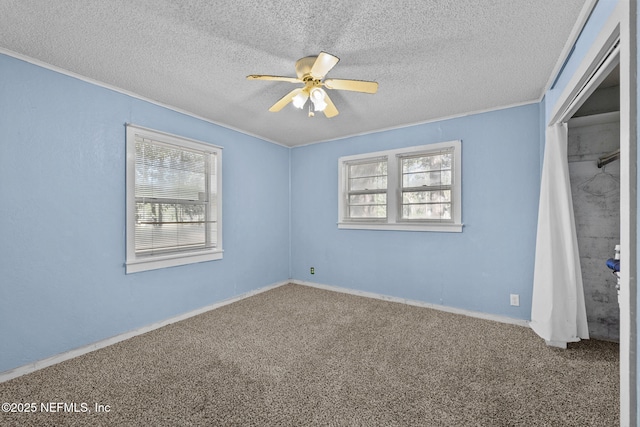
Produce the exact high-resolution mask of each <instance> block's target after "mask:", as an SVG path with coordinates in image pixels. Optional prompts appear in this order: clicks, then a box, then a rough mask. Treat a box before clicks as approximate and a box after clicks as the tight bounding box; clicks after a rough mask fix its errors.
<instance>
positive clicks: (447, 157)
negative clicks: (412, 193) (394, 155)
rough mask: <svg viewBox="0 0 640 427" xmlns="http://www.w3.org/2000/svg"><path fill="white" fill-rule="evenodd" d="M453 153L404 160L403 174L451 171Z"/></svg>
mask: <svg viewBox="0 0 640 427" xmlns="http://www.w3.org/2000/svg"><path fill="white" fill-rule="evenodd" d="M452 159H453V153H443V154H431V155H425V156H419V157H407V158H403V159H402V173H414V172H426V171H437V170H447V169H451V163H452Z"/></svg>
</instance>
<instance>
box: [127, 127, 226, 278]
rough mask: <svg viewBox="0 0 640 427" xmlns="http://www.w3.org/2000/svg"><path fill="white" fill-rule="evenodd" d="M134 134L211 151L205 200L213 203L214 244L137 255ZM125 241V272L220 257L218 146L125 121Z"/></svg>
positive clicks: (182, 146) (219, 149)
mask: <svg viewBox="0 0 640 427" xmlns="http://www.w3.org/2000/svg"><path fill="white" fill-rule="evenodd" d="M136 136H139V137H143V138H147V139H150V140H153V141H155V142H158V143H159V145H160V144H162V145H171V146H176V147H178V148H185V149H188V150H194V151H199V152H206V153H211V154H215V155H213V156H211V158H213V159H215V162H216V163H215V167H214V168H213V170H215V174H216V179H215V182H216V189H215V193H213V192H212V193H213V195H214V196H215V198H213V196H212V198H211V199H210V201H209V203H211V204H215V206H216V210H215V212H216V217H215V222H214V223H212V225H211V226H212V227H216V236H217V239H216V246H215V247H213V248H206V249H201V248H200V249H192V250H185V251H180V252H173V253H165V254H155V255H138V254H136V250H135V221H136V219H135V218H136V214H135V209H136V195H135V175H136V172H135V167H136V142H135V139H136ZM126 148H127V165H126V197H127V200H126V211H127V214H126V217H127V219H126V221H127V223H126V242H127V249H126V250H127V254H126V256H127V259H126V263H125V266H126V273H127V274H129V273H137V272H141V271H147V270H155V269H159V268H166V267H174V266H178V265H185V264H192V263H196V262H204V261H213V260H218V259H222V253H223V250H222V147H218V146H216V145H213V144H208V143H205V142H201V141H196V140H193V139H188V138H184V137H181V136H177V135H172V134H169V133H165V132H160V131H156V130H153V129H147V128H144V127H140V126H136V125H132V124H127V125H126Z"/></svg>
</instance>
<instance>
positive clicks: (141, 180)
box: [126, 125, 222, 273]
mask: <svg viewBox="0 0 640 427" xmlns="http://www.w3.org/2000/svg"><path fill="white" fill-rule="evenodd" d="M221 158H222V149H221V148H219V147H216V146H213V145H210V144H205V143H203V142H198V141H194V140H190V139H186V138H181V137H178V136H175V135H169V134H165V133H161V132H157V131H153V130H150V129H145V128H141V127H137V126H133V125H127V262H126V267H127V273H135V272H138V271H145V270H151V269H156V268H163V267H171V266H176V265H183V264H189V263H194V262H202V261H210V260H215V259H221V258H222V233H221V230H222V224H221V214H220V213H221V203H220V201H221V189H222V182H221V173H220V171H221V168H220V166H221V161H222V159H221Z"/></svg>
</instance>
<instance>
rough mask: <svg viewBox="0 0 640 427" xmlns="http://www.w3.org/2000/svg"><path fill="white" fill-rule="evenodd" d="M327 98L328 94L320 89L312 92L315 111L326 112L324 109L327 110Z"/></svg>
mask: <svg viewBox="0 0 640 427" xmlns="http://www.w3.org/2000/svg"><path fill="white" fill-rule="evenodd" d="M325 96H326V93H325V92H324V90H322V89H320V88H315V89H313V90H312V91H311V101H312V102H313V106H314V109H315V111H324V109H325V108H327V103H326V102H324V97H325Z"/></svg>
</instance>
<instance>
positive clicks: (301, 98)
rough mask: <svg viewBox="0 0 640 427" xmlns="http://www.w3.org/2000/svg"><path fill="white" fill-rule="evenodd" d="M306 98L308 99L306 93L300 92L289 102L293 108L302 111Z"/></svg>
mask: <svg viewBox="0 0 640 427" xmlns="http://www.w3.org/2000/svg"><path fill="white" fill-rule="evenodd" d="M308 98H309V97H308V96H307V94H306V93H304V92H300V93H299V94H297V95H296V96H294V97H293V99H292V100H291V102H292V103H293V106H294V107H296V108H300V109H302V108H304V104H305V103H306V102H307V99H308Z"/></svg>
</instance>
